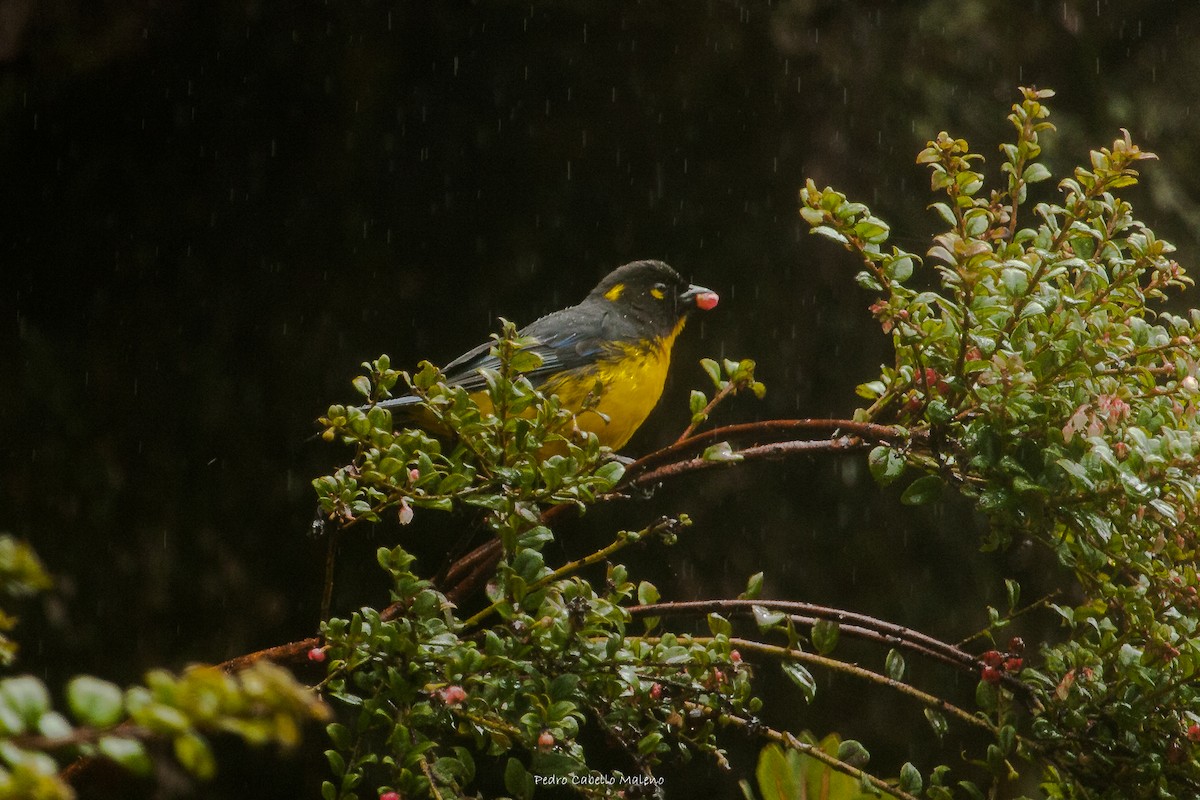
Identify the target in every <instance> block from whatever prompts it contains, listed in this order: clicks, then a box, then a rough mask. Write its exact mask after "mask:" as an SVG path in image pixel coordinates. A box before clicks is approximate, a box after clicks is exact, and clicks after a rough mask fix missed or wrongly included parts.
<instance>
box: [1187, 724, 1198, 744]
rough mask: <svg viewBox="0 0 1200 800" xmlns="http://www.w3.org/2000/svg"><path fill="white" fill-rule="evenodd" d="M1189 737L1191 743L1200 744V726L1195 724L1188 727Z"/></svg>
mask: <svg viewBox="0 0 1200 800" xmlns="http://www.w3.org/2000/svg"><path fill="white" fill-rule="evenodd" d="M1187 737H1188V741H1189V742H1200V725H1197V724H1196V723H1194V722H1193V723H1192V724H1191V726H1189V727H1188V731H1187Z"/></svg>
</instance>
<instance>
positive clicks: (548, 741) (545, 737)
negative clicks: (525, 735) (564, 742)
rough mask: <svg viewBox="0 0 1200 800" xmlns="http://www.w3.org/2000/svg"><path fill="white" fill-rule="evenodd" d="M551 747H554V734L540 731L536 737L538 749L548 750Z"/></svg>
mask: <svg viewBox="0 0 1200 800" xmlns="http://www.w3.org/2000/svg"><path fill="white" fill-rule="evenodd" d="M551 747H554V734H553V733H551V732H550V731H542V733H541V735H540V736H538V749H539V750H549V749H550V748H551Z"/></svg>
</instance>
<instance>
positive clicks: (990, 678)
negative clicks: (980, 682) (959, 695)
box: [981, 667, 1000, 686]
mask: <svg viewBox="0 0 1200 800" xmlns="http://www.w3.org/2000/svg"><path fill="white" fill-rule="evenodd" d="M981 677H982V678H983V679H984V681H986V682H987V683H990V684H991V685H992V686H995V685H996V684H998V683H999V682H1000V670H998V669H996V668H995V667H984V668H983V673H982V675H981Z"/></svg>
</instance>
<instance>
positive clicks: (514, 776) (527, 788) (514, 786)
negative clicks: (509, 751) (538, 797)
mask: <svg viewBox="0 0 1200 800" xmlns="http://www.w3.org/2000/svg"><path fill="white" fill-rule="evenodd" d="M504 788H505V789H507V790H508V792H509V794H511V795H512V796H513V797H514V798H517V800H528V798H532V797H533V789H534V784H533V776H532V775H530V774H529V770H527V769H525V765H524V764H522V763H521V762H520V761H518V760H517V759H515V758H510V759H509V760H508V763H507V764H505V766H504Z"/></svg>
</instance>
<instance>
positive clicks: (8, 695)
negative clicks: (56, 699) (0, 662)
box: [0, 675, 50, 728]
mask: <svg viewBox="0 0 1200 800" xmlns="http://www.w3.org/2000/svg"><path fill="white" fill-rule="evenodd" d="M0 702H3V703H4V705H6V706H8V707H9V708H11V709H12V710H13V711H15V712H16V713H17V715H18V716H19V717H20V718H21V720H22V721H23V722H24V723H25V724H26V725H28V726H29V727H31V728H36V727H37V722H38V719H39V718H40V717H41V716H42V714H45V713H46V712H47V711H48V710H49V709H50V692H48V691H47V690H46V684H44V683H42V682H41V681H40V680H38V679H37V678H35V677H33V676H32V675H19V676H17V677H15V678H5V679H4V680H2V681H0Z"/></svg>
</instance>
